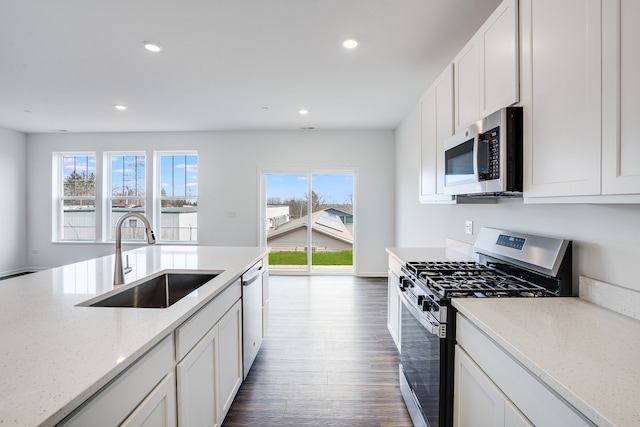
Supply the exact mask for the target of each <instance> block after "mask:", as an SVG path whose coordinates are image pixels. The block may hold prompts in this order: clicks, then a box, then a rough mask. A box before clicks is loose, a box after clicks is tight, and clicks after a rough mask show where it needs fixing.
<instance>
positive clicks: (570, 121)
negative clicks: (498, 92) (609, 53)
mask: <svg viewBox="0 0 640 427" xmlns="http://www.w3.org/2000/svg"><path fill="white" fill-rule="evenodd" d="M600 6H601V5H600V0H563V1H560V2H558V1H557V0H522V2H521V4H520V8H521V14H522V15H521V20H520V25H521V43H522V46H521V55H522V69H521V73H522V74H521V84H522V87H521V94H522V99H521V100H522V104H523V106H524V119H523V128H524V159H525V164H524V165H523V166H524V174H525V176H524V191H525V197H537V196H564V195H596V194H600V145H601V111H602V110H601V105H602V102H601V90H600V88H601V83H602V79H601V72H600V68H601V67H600V64H601V59H602V58H601V37H600V15H601V12H600Z"/></svg>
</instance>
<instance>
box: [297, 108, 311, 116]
mask: <svg viewBox="0 0 640 427" xmlns="http://www.w3.org/2000/svg"><path fill="white" fill-rule="evenodd" d="M298 113H300V115H302V116H306V115H307V114H309V110H305V109H304V108H303V109H301V110H298Z"/></svg>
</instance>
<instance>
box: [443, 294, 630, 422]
mask: <svg viewBox="0 0 640 427" xmlns="http://www.w3.org/2000/svg"><path fill="white" fill-rule="evenodd" d="M453 305H454V307H456V308H457V309H458V310H459V312H460V313H462V314H463V315H464V316H465V317H467V318H468V319H469V320H470V321H471V322H473V323H474V324H475V325H476V326H477V327H479V328H480V330H482V331H483V332H484V333H485V334H487V335H488V336H489V337H490V338H491V339H493V340H494V341H495V342H496V343H497V344H498V345H499V346H501V347H502V348H503V349H504V350H506V351H507V353H509V354H510V355H511V356H512V357H513V358H515V359H516V360H517V361H518V362H520V363H521V364H522V365H523V366H524V367H525V368H527V369H528V370H529V371H530V372H531V373H532V374H533V375H535V376H536V377H538V378H539V379H540V380H541V381H542V382H543V383H545V384H547V385H548V386H549V387H550V388H551V389H552V390H554V391H555V392H556V393H558V394H559V395H560V396H562V397H563V398H564V399H565V400H566V401H567V402H569V403H570V404H571V405H573V406H574V407H575V408H576V409H577V410H578V411H580V412H582V413H583V414H584V415H585V416H586V417H587V418H588V419H589V420H591V421H592V422H593V423H594V424H596V425H598V426H639V425H640V393H639V391H640V362H639V360H640V321H638V320H635V319H632V318H630V317H626V316H624V315H621V314H618V313H616V312H614V311H610V310H608V309H606V308H602V307H600V306H598V305H595V304H592V303H590V302H586V301H584V300H582V299H580V298H485V299H474V298H466V299H454V300H453Z"/></svg>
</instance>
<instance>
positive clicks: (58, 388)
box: [0, 245, 266, 426]
mask: <svg viewBox="0 0 640 427" xmlns="http://www.w3.org/2000/svg"><path fill="white" fill-rule="evenodd" d="M125 254H126V255H129V264H130V266H131V267H133V271H132V272H131V273H129V274H127V275H126V276H125V280H126V283H127V284H126V285H123V286H127V285H128V284H131V283H132V282H134V281H138V280H140V279H142V278H144V277H147V276H149V275H152V274H154V273H158V272H161V271H164V270H179V271H184V270H198V271H202V272H221V273H220V274H219V275H218V276H217V277H215V278H214V279H213V280H212V281H210V282H209V283H207V284H205V285H203V286H202V287H200V288H199V289H197V290H196V291H194V292H192V293H191V294H189V295H188V296H187V297H185V298H183V299H182V300H180V301H178V302H177V303H175V304H174V305H172V306H171V307H169V308H165V309H141V308H108V307H77V306H76V305H77V304H79V303H82V302H85V301H87V300H89V299H92V298H94V297H96V296H98V295H101V294H104V293H107V292H109V291H113V285H112V282H113V264H114V256H113V255H111V256H107V257H102V258H96V259H93V260H89V261H84V262H79V263H76V264H70V265H67V266H63V267H59V268H53V269H51V270H46V271H41V272H38V273H34V274H29V275H25V276H21V277H17V278H14V279H8V280H5V281H2V282H0V325H1V328H0V343H2V347H1V350H0V377H1V378H2V381H0V425H3V426H37V425H47V426H48V425H54V424H55V423H57V422H59V421H60V420H62V419H63V418H64V417H65V416H66V415H68V414H69V413H70V412H71V411H73V409H75V408H76V407H77V406H78V405H80V404H81V403H82V402H84V401H85V400H86V399H88V398H89V397H90V396H91V395H93V394H94V393H95V392H96V391H98V390H99V389H100V388H101V387H102V386H104V385H105V384H107V383H108V382H109V381H110V380H111V379H113V378H114V377H115V376H116V375H118V374H119V373H120V372H122V371H123V370H124V369H125V368H127V367H128V366H129V365H130V364H131V363H133V362H134V361H135V360H136V359H138V358H139V357H140V356H142V355H143V354H144V353H146V352H147V351H148V350H149V349H151V348H152V347H153V346H154V345H155V344H157V343H158V342H160V340H161V339H162V338H164V337H166V336H167V334H169V333H171V332H172V331H173V330H174V329H175V328H176V327H177V326H178V325H180V324H181V323H182V322H184V321H185V320H186V319H187V318H188V317H189V316H191V315H192V314H194V313H195V312H196V311H197V310H198V309H200V308H201V307H202V306H204V305H205V304H206V303H207V302H208V301H210V300H211V299H213V298H214V297H215V296H216V295H218V294H219V293H220V292H221V291H222V290H224V289H225V288H226V287H227V286H228V285H229V284H231V283H233V282H234V281H235V280H236V279H237V278H238V277H240V275H241V274H242V273H244V272H245V271H246V270H247V269H248V268H250V267H251V266H252V265H253V264H254V263H255V262H257V261H258V260H259V259H260V258H262V257H263V256H264V255H265V254H266V249H265V248H257V247H206V246H161V245H153V246H145V247H142V248H139V249H135V250H133V251H128V252H126V253H125ZM119 288H120V287H119Z"/></svg>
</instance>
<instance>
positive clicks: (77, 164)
mask: <svg viewBox="0 0 640 427" xmlns="http://www.w3.org/2000/svg"><path fill="white" fill-rule="evenodd" d="M62 160H63V168H62V169H63V170H62V190H63V192H62V195H61V196H62V212H61V214H62V215H61V220H62V221H61V222H62V223H61V231H60V232H59V234H60V238H61V239H62V240H89V241H91V240H95V239H96V227H97V226H98V224H96V221H97V219H96V218H97V217H96V201H95V198H96V185H97V184H96V175H95V161H96V160H95V156H87V155H83V156H80V155H65V156H63V158H62ZM110 161H111V168H110V170H109V176H108V177H100V178H102V179H108V180H109V181H108V182H109V186H110V187H111V189H110V191H109V193H107V198H108V200H107V203H108V205H107V206H108V207H107V208H106V212H105V214H107V215H109V216H108V223H109V229H108V230H107V233H106V234H104V238H106V239H115V227H116V224H117V223H118V221H119V220H120V218H122V216H124V215H126V214H127V213H131V212H136V213H140V214H143V215H145V216H148V213H147V211H146V203H147V194H146V188H147V186H146V178H147V174H146V163H147V159H146V157H145V156H144V155H143V154H113V155H110ZM159 164H160V171H161V183H160V184H161V187H160V191H158V192H157V193H158V194H157V196H156V197H157V199H159V200H158V202H159V203H158V204H159V206H160V215H159V224H154V231H155V234H156V238H157V239H158V240H160V241H187V242H196V241H197V240H198V203H197V197H198V182H197V155H195V154H187V155H176V154H167V155H160V156H159ZM157 199H156V200H157ZM122 238H123V239H124V240H145V239H146V234H145V228H144V224H143V223H142V222H141V221H139V220H138V219H136V218H132V219H131V220H129V221H125V222H124V223H123V225H122Z"/></svg>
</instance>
